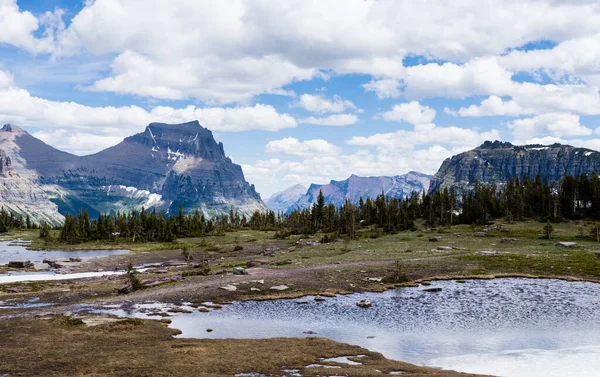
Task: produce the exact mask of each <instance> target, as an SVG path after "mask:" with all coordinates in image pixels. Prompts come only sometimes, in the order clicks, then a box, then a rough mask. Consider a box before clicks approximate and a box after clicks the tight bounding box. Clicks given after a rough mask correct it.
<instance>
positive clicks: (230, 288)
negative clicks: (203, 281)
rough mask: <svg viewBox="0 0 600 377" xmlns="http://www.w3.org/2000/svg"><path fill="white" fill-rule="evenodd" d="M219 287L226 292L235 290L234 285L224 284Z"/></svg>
mask: <svg viewBox="0 0 600 377" xmlns="http://www.w3.org/2000/svg"><path fill="white" fill-rule="evenodd" d="M220 288H221V289H224V290H226V291H228V292H235V291H237V287H236V286H235V285H226V286H224V287H220Z"/></svg>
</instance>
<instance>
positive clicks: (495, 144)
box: [479, 140, 514, 149]
mask: <svg viewBox="0 0 600 377" xmlns="http://www.w3.org/2000/svg"><path fill="white" fill-rule="evenodd" d="M512 147H514V145H512V144H511V143H509V142H502V141H499V140H495V141H489V140H487V141H485V142H484V143H483V144H481V145H480V146H479V149H508V148H512Z"/></svg>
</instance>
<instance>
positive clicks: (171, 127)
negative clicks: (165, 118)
mask: <svg viewBox="0 0 600 377" xmlns="http://www.w3.org/2000/svg"><path fill="white" fill-rule="evenodd" d="M125 141H126V142H133V143H136V144H142V145H145V146H147V147H149V149H150V150H151V151H152V152H158V153H166V155H167V156H166V157H167V158H168V159H171V160H177V159H179V158H180V157H186V156H188V157H189V156H191V157H200V158H202V159H205V160H210V161H222V160H225V159H226V156H225V151H224V149H223V144H222V143H217V142H216V141H215V139H214V137H213V134H212V132H211V131H210V130H208V129H206V128H204V127H202V126H201V125H200V123H199V122H198V121H193V122H186V123H180V124H166V123H150V124H149V125H148V126H147V127H146V130H145V131H144V132H142V133H139V134H137V135H133V136H131V137H129V138H127V139H125Z"/></svg>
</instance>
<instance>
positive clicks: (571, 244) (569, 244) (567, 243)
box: [556, 242, 577, 247]
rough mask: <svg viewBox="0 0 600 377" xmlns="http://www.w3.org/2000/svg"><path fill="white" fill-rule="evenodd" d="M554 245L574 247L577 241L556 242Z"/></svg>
mask: <svg viewBox="0 0 600 377" xmlns="http://www.w3.org/2000/svg"><path fill="white" fill-rule="evenodd" d="M556 246H560V247H574V246H577V242H557V243H556Z"/></svg>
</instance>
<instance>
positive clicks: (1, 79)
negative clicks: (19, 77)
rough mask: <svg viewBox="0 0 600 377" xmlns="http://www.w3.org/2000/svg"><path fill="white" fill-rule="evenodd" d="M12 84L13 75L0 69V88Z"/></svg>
mask: <svg viewBox="0 0 600 377" xmlns="http://www.w3.org/2000/svg"><path fill="white" fill-rule="evenodd" d="M12 84H13V77H12V75H11V74H9V73H8V72H4V71H0V89H5V88H8V87H9V86H11V85H12Z"/></svg>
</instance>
